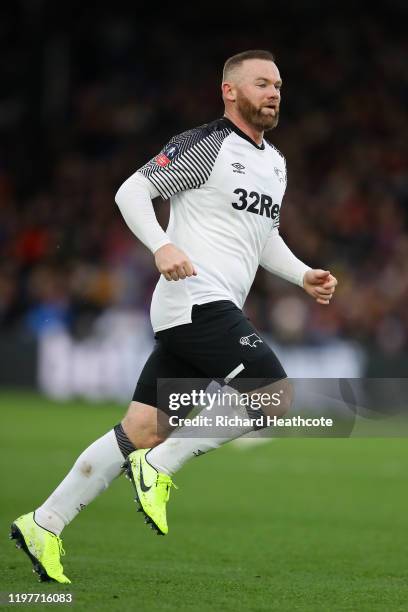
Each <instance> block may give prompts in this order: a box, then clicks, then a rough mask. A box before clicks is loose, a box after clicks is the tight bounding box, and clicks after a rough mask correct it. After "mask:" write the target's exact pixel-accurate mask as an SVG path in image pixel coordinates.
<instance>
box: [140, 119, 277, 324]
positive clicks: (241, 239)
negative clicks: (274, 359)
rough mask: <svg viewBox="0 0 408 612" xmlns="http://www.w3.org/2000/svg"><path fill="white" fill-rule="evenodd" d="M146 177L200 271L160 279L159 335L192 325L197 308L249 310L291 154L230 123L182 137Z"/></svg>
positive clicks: (155, 316)
mask: <svg viewBox="0 0 408 612" xmlns="http://www.w3.org/2000/svg"><path fill="white" fill-rule="evenodd" d="M138 172H140V173H141V174H142V175H143V176H145V177H146V178H148V179H149V180H150V181H151V183H152V184H153V185H154V186H155V187H156V189H157V190H158V191H159V193H160V195H161V196H162V198H163V199H167V198H170V220H169V225H168V228H167V230H166V233H167V235H168V236H169V238H170V240H171V242H172V243H173V244H174V245H175V246H177V247H179V248H180V249H182V250H183V251H184V252H185V253H186V254H187V255H188V257H189V258H190V259H191V261H192V263H193V264H194V266H195V268H196V270H197V276H194V277H190V278H186V279H185V280H179V281H167V280H166V279H165V278H164V277H163V276H160V279H159V281H158V283H157V285H156V288H155V291H154V294H153V298H152V305H151V320H152V326H153V329H154V331H160V330H163V329H166V328H169V327H173V326H175V325H181V324H183V323H191V309H192V306H193V305H194V304H204V303H207V302H213V301H215V300H231V301H232V302H234V304H236V305H237V306H238V307H239V308H242V307H243V304H244V302H245V299H246V297H247V295H248V292H249V290H250V287H251V285H252V282H253V280H254V277H255V273H256V271H257V268H258V266H259V263H260V259H261V254H262V250H263V248H264V246H265V243H266V241H267V239H268V236H269V235H270V232H271V231H272V230H273V229H274V228H277V227H278V225H279V213H280V207H281V203H282V198H283V195H284V193H285V188H286V164H285V158H284V157H283V155H282V154H281V153H280V152H279V151H278V150H277V149H276V148H275V147H274V146H273V145H271V144H269V143H268V142H267V141H266V140H263V142H262V144H261V145H257V144H256V143H255V142H254V141H252V140H251V139H250V138H249V136H247V135H246V134H245V133H244V132H242V131H241V130H240V129H239V128H237V127H236V126H235V125H234V124H233V123H232V122H231V121H229V120H228V119H227V118H225V117H223V118H221V119H218V120H216V121H213V122H212V123H209V124H206V125H203V126H200V127H198V128H195V129H193V130H189V131H187V132H184V133H182V134H180V135H178V136H175V137H174V138H172V139H171V140H170V142H169V143H168V144H167V145H166V146H165V147H164V149H163V150H162V152H161V153H160V154H159V155H157V156H156V157H155V158H153V159H152V160H151V161H149V162H148V163H147V164H146V165H145V166H143V167H142V168H140V170H139V171H138Z"/></svg>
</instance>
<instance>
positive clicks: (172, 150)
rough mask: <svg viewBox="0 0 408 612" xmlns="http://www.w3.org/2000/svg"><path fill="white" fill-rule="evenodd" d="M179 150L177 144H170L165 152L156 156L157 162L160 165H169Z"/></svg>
mask: <svg viewBox="0 0 408 612" xmlns="http://www.w3.org/2000/svg"><path fill="white" fill-rule="evenodd" d="M178 152H179V148H178V146H177V145H175V144H171V145H168V146H167V147H166V148H165V149H164V151H163V153H160V154H159V155H158V156H157V157H156V158H155V162H156V164H157V165H158V166H161V167H163V166H167V164H169V163H170V162H171V160H172V159H174V158H175V157H176V155H177V153H178Z"/></svg>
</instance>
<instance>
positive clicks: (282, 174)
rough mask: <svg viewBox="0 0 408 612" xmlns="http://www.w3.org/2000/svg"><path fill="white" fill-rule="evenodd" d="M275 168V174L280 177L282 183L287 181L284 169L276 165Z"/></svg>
mask: <svg viewBox="0 0 408 612" xmlns="http://www.w3.org/2000/svg"><path fill="white" fill-rule="evenodd" d="M274 170H275V174H276V176H277V177H278V179H279V182H280V183H284V182H285V175H284V173H283V170H281V169H280V168H277V167H276V166H275V167H274Z"/></svg>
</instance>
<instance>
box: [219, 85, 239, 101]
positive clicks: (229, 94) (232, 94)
mask: <svg viewBox="0 0 408 612" xmlns="http://www.w3.org/2000/svg"><path fill="white" fill-rule="evenodd" d="M221 90H222V97H223V99H224V100H228V101H229V102H235V100H236V97H237V94H236V89H235V87H234V85H232V83H227V82H224V83H222V85H221Z"/></svg>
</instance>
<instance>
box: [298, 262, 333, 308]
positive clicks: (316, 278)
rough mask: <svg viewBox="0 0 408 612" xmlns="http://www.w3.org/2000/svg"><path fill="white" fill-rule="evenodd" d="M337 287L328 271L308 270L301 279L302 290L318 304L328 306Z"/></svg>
mask: <svg viewBox="0 0 408 612" xmlns="http://www.w3.org/2000/svg"><path fill="white" fill-rule="evenodd" d="M336 285H337V278H335V277H334V276H333V275H332V274H330V272H329V271H328V270H308V271H307V272H306V273H305V275H304V277H303V288H304V290H305V291H306V293H308V294H309V295H310V296H311V297H313V298H315V300H316V302H317V303H318V304H330V300H331V298H332V297H333V294H334V291H335V289H336Z"/></svg>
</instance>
